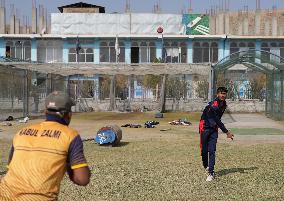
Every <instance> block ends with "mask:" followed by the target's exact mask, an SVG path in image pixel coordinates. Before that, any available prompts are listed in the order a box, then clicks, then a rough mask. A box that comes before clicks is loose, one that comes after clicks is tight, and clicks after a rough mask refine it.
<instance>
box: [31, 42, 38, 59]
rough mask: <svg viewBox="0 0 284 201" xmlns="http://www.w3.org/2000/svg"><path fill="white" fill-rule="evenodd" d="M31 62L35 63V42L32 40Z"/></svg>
mask: <svg viewBox="0 0 284 201" xmlns="http://www.w3.org/2000/svg"><path fill="white" fill-rule="evenodd" d="M31 42H32V46H31V61H37V40H36V39H35V38H32V41H31Z"/></svg>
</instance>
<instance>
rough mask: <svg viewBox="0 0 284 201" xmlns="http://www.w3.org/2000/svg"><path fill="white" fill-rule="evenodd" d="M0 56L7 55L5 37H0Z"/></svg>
mask: <svg viewBox="0 0 284 201" xmlns="http://www.w3.org/2000/svg"><path fill="white" fill-rule="evenodd" d="M0 56H1V57H6V43H5V40H4V38H0Z"/></svg>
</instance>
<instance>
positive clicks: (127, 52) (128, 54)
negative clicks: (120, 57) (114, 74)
mask: <svg viewBox="0 0 284 201" xmlns="http://www.w3.org/2000/svg"><path fill="white" fill-rule="evenodd" d="M124 44H125V63H126V64H131V41H130V39H127V40H125V42H124Z"/></svg>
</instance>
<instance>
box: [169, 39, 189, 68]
mask: <svg viewBox="0 0 284 201" xmlns="http://www.w3.org/2000/svg"><path fill="white" fill-rule="evenodd" d="M164 48H165V56H166V57H165V59H166V62H167V63H186V62H187V45H186V43H185V42H177V41H172V42H165V44H164Z"/></svg>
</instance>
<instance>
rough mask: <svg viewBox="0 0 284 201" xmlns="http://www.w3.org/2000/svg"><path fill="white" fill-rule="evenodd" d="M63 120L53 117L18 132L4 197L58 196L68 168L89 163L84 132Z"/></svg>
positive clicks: (0, 195)
mask: <svg viewBox="0 0 284 201" xmlns="http://www.w3.org/2000/svg"><path fill="white" fill-rule="evenodd" d="M61 121H62V120H60V119H58V118H55V117H50V118H48V120H47V121H45V122H42V123H40V124H36V125H32V126H29V127H27V128H24V129H22V130H20V131H19V132H18V133H17V134H16V135H15V137H14V139H13V145H12V148H11V151H10V156H9V165H8V172H7V174H6V175H5V177H4V178H3V179H2V180H1V183H0V200H56V199H57V197H58V193H59V188H60V182H61V180H62V178H63V176H64V174H65V172H66V168H71V169H76V168H81V167H85V166H87V163H86V159H85V156H84V153H83V143H82V140H81V138H80V135H79V134H78V133H77V131H76V130H74V129H72V128H69V127H68V126H66V125H64V124H63V123H62V122H61Z"/></svg>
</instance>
